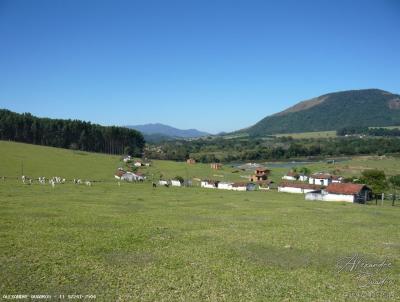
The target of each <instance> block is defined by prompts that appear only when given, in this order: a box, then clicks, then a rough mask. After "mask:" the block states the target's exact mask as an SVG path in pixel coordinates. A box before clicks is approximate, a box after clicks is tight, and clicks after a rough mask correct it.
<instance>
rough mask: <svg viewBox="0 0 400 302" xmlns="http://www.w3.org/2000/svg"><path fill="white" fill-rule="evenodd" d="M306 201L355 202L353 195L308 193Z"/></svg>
mask: <svg viewBox="0 0 400 302" xmlns="http://www.w3.org/2000/svg"><path fill="white" fill-rule="evenodd" d="M306 200H322V201H345V202H351V203H353V202H354V196H353V195H345V194H329V193H328V194H321V193H307V194H306Z"/></svg>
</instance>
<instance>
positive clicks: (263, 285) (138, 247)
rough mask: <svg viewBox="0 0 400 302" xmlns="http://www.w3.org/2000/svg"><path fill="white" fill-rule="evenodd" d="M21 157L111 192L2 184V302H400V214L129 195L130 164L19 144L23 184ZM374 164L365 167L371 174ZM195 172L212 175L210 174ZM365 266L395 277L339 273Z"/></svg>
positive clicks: (279, 198) (245, 199)
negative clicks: (355, 261)
mask: <svg viewBox="0 0 400 302" xmlns="http://www.w3.org/2000/svg"><path fill="white" fill-rule="evenodd" d="M21 153H23V154H25V155H24V157H23V160H24V169H27V170H26V171H27V172H28V173H26V174H29V175H32V176H39V175H48V176H51V175H60V176H62V177H78V176H79V177H82V178H95V179H97V178H98V179H104V180H108V181H106V182H100V183H95V184H94V185H93V186H92V187H87V186H78V185H73V184H71V183H68V184H65V185H58V186H56V187H55V188H52V187H51V186H50V185H39V184H33V185H23V184H22V183H21V182H20V181H17V180H15V179H6V180H5V181H2V180H0V197H1V201H0V215H1V217H2V218H1V220H0V238H1V239H0V299H1V297H3V295H10V294H56V295H59V294H64V295H68V294H82V295H86V294H89V295H96V301H345V300H347V301H397V300H398V299H400V296H399V293H400V284H399V281H400V277H399V276H400V261H399V255H400V232H399V227H400V208H399V207H391V206H389V205H386V206H383V207H381V206H380V207H377V206H363V205H353V204H345V203H323V202H309V201H305V200H304V196H302V195H296V194H283V193H277V192H276V191H270V192H229V191H219V190H210V189H208V190H207V189H200V188H169V189H168V188H164V187H158V188H156V189H153V188H152V187H151V184H150V183H143V184H127V183H122V184H121V186H118V185H117V183H116V182H115V181H113V176H112V174H113V172H114V169H115V168H116V167H118V166H119V165H120V162H119V158H118V157H112V156H105V155H97V154H89V153H74V152H72V151H69V150H59V149H53V148H44V147H38V146H29V145H23V144H14V143H8V142H7V143H6V142H1V143H0V155H1V157H0V171H1V172H0V175H1V174H6V175H8V174H10V173H18V171H19V168H20V167H18V163H19V164H20V160H21V159H22V155H21ZM354 160H356V159H354ZM382 160H383V161H386V160H387V161H389V160H390V161H395V159H392V158H390V159H382ZM350 162H351V163H352V162H353V160H352V161H350ZM372 162H375V161H374V160H373V159H365V160H364V159H362V158H361V159H360V162H359V164H360V165H364V166H366V167H367V166H368V165H369V164H372ZM344 164H345V163H343V165H344ZM346 164H348V163H346ZM357 164H358V163H357ZM53 165H56V166H55V167H53ZM195 166H196V165H195ZM318 167H319V166H318ZM316 168H317V167H316ZM387 168H388V169H389V168H390V169H391V167H387ZM151 169H153V170H152V171H154V173H156V171H163V173H166V174H167V173H170V175H175V174H183V172H185V173H186V170H187V168H186V166H185V165H184V164H176V163H172V162H158V161H156V162H154V167H152V168H151ZM188 169H189V172H188V173H193V175H200V174H201V173H205V171H206V170H207V169H208V168H207V166H197V168H195V167H194V166H193V167H192V166H190V167H189V168H188ZM192 169H193V170H192ZM196 169H198V170H196ZM13 171H15V172H13ZM149 172H150V171H149ZM228 172H229V170H227V171H224V172H223V173H227V174H228ZM211 173H214V172H211ZM216 173H220V172H219V171H217V172H216ZM231 174H232V173H231ZM226 177H228V176H226ZM353 255H359V257H364V261H367V262H369V263H382V262H383V261H386V263H390V264H391V265H390V266H389V267H384V268H383V269H382V270H381V271H379V272H377V271H376V270H375V269H372V268H366V269H365V273H366V274H361V272H360V271H359V270H358V269H357V270H353V271H349V266H348V267H346V269H345V270H343V271H341V272H338V270H339V268H338V266H337V265H338V263H339V264H341V265H342V264H343V263H342V262H341V259H343V257H348V256H353ZM369 273H372V275H368V274H369ZM382 280H385V281H382ZM376 283H381V284H376ZM382 283H383V284H382Z"/></svg>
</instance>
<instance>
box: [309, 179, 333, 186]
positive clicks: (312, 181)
mask: <svg viewBox="0 0 400 302" xmlns="http://www.w3.org/2000/svg"><path fill="white" fill-rule="evenodd" d="M331 181H332V180H331V179H325V178H322V179H321V178H312V177H310V178H309V179H308V183H309V184H312V185H322V186H328V185H329V184H330V183H331Z"/></svg>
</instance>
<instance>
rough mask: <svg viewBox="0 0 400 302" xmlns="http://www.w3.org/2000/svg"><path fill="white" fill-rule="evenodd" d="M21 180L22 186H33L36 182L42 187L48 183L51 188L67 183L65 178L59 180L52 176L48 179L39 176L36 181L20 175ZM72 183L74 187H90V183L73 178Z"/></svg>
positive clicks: (57, 177)
mask: <svg viewBox="0 0 400 302" xmlns="http://www.w3.org/2000/svg"><path fill="white" fill-rule="evenodd" d="M21 180H22V183H23V184H28V185H31V184H33V183H34V182H35V181H38V182H39V184H42V185H45V184H46V183H48V184H50V185H51V186H52V187H53V188H54V187H55V186H56V184H65V183H66V182H67V180H66V179H65V178H61V177H59V176H54V177H52V178H49V179H47V178H46V177H44V176H39V177H38V178H37V179H35V178H31V177H28V176H25V175H22V177H21ZM72 182H73V183H74V184H76V185H80V184H85V185H87V186H88V187H90V186H92V182H91V181H89V180H85V181H82V180H81V179H76V178H74V179H73V181H72Z"/></svg>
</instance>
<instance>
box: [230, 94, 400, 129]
mask: <svg viewBox="0 0 400 302" xmlns="http://www.w3.org/2000/svg"><path fill="white" fill-rule="evenodd" d="M399 124H400V96H399V95H397V94H392V93H390V92H387V91H383V90H379V89H364V90H350V91H342V92H335V93H329V94H325V95H322V96H319V97H316V98H314V99H311V100H307V101H303V102H300V103H298V104H296V105H295V106H293V107H290V108H288V109H286V110H284V111H282V112H279V113H277V114H274V115H271V116H267V117H265V118H264V119H262V120H261V121H259V122H258V123H256V124H255V125H253V126H251V127H249V128H246V129H243V130H240V131H238V132H237V133H247V134H249V135H256V136H258V135H265V134H276V133H299V132H311V131H328V130H336V129H338V128H340V127H352V126H367V127H372V126H375V127H380V126H393V125H399Z"/></svg>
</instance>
